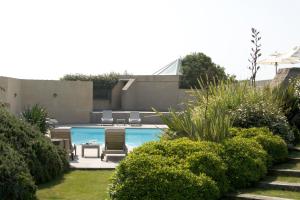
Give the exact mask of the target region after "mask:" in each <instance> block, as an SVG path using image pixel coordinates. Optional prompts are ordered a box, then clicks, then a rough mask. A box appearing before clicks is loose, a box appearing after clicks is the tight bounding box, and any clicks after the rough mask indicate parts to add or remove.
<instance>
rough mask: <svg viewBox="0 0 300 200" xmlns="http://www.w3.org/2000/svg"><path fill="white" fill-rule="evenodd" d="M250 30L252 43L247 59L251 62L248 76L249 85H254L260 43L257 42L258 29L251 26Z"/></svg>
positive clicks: (258, 39)
mask: <svg viewBox="0 0 300 200" xmlns="http://www.w3.org/2000/svg"><path fill="white" fill-rule="evenodd" d="M251 32H252V35H251V36H252V40H251V43H252V44H253V47H252V48H251V53H250V56H251V57H250V59H248V61H249V62H250V64H251V65H250V67H249V69H250V70H251V77H250V81H251V85H252V86H253V87H255V86H256V85H255V80H256V74H257V71H258V70H259V68H260V66H258V65H257V59H258V58H259V57H260V56H261V53H260V50H261V49H260V47H261V44H260V43H259V41H260V40H261V37H260V33H259V31H257V30H256V29H255V28H252V29H251Z"/></svg>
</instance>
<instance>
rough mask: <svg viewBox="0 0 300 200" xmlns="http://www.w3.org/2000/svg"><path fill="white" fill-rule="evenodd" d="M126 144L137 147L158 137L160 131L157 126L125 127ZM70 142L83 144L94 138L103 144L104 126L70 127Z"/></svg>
mask: <svg viewBox="0 0 300 200" xmlns="http://www.w3.org/2000/svg"><path fill="white" fill-rule="evenodd" d="M125 132H126V145H127V146H129V147H137V146H140V145H142V144H143V143H145V142H149V141H155V140H158V139H159V136H160V135H161V133H162V130H161V129H158V128H126V129H125ZM71 137H72V142H73V143H74V144H77V145H78V144H84V143H87V142H90V141H92V140H94V141H95V142H96V143H99V144H104V128H77V127H76V128H72V129H71Z"/></svg>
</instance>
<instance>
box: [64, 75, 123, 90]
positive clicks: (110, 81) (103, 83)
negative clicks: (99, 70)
mask: <svg viewBox="0 0 300 200" xmlns="http://www.w3.org/2000/svg"><path fill="white" fill-rule="evenodd" d="M118 79H119V74H117V73H113V72H112V73H109V74H103V75H84V74H66V75H64V77H62V78H61V79H60V80H65V81H93V82H94V83H96V84H97V86H98V88H101V89H112V88H113V87H114V86H115V84H116V83H117V82H118Z"/></svg>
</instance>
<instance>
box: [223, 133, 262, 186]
mask: <svg viewBox="0 0 300 200" xmlns="http://www.w3.org/2000/svg"><path fill="white" fill-rule="evenodd" d="M224 149H225V153H224V155H223V156H222V157H223V159H224V162H225V163H226V164H227V167H228V171H227V172H228V173H227V177H228V179H229V182H230V186H231V187H232V188H244V187H247V186H250V185H251V184H253V183H255V182H257V181H259V180H260V179H261V178H262V177H264V176H265V174H266V172H267V153H266V152H265V151H264V150H263V148H262V146H261V145H260V144H259V143H258V142H256V141H255V140H254V139H248V138H240V137H234V138H232V139H228V140H226V141H225V142H224Z"/></svg>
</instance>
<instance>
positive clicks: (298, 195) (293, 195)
mask: <svg viewBox="0 0 300 200" xmlns="http://www.w3.org/2000/svg"><path fill="white" fill-rule="evenodd" d="M242 192H243V193H250V194H258V195H264V196H272V197H281V198H288V199H300V192H291V191H285V190H269V189H248V190H243V191H242Z"/></svg>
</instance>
